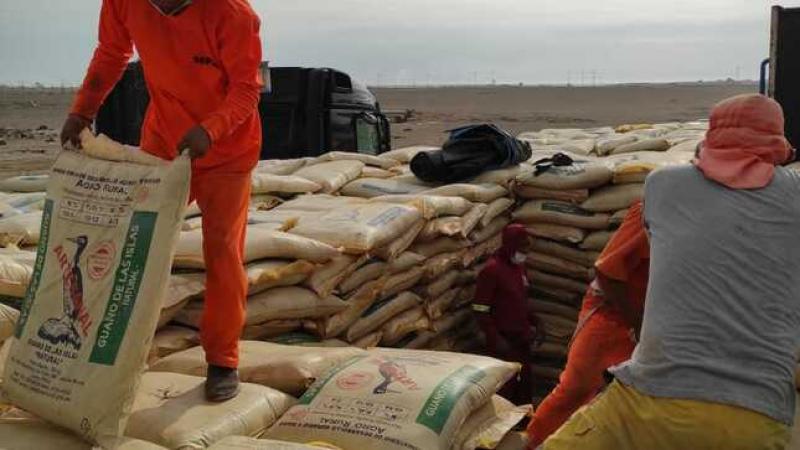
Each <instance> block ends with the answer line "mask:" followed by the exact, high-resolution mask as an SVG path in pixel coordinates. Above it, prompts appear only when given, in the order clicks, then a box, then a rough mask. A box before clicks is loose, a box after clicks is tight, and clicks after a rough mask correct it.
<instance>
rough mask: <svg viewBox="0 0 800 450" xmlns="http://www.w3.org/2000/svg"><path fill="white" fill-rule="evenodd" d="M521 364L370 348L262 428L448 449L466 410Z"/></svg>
mask: <svg viewBox="0 0 800 450" xmlns="http://www.w3.org/2000/svg"><path fill="white" fill-rule="evenodd" d="M517 370H518V365H516V364H513V363H506V362H503V361H499V360H496V359H492V358H486V357H480V356H472V355H462V354H456V353H437V352H423V351H409V350H388V349H374V350H370V351H368V352H367V353H366V354H364V355H361V356H357V357H355V358H353V359H352V360H350V361H349V362H346V363H344V364H341V365H340V366H338V367H337V368H336V369H334V370H332V371H330V372H329V373H328V374H327V375H326V376H325V377H323V378H321V379H320V380H318V381H317V382H316V383H314V385H312V386H311V388H309V389H308V391H306V393H305V394H304V395H303V396H302V397H301V398H300V400H299V402H298V405H296V406H294V407H292V408H291V409H290V410H289V411H288V412H287V413H286V414H285V415H284V416H283V417H282V418H281V419H280V420H279V421H278V423H277V424H276V425H275V426H273V427H272V428H271V429H270V430H269V431H268V432H267V433H266V437H268V438H273V439H283V440H289V441H300V442H302V441H303V439H304V438H306V437H307V436H309V435H313V436H314V437H315V438H316V439H319V440H322V441H325V442H330V443H331V444H334V445H336V446H339V447H342V448H348V449H359V448H363V449H367V448H375V449H377V448H380V449H384V450H400V449H403V450H447V449H449V448H450V445H451V443H452V442H453V438H454V436H455V433H456V432H457V431H458V429H459V428H460V427H461V425H462V424H463V423H464V420H465V419H466V418H467V416H468V415H469V414H470V413H472V411H473V410H475V409H476V408H477V407H478V406H480V405H482V404H484V403H485V402H486V401H488V400H489V398H490V397H491V395H492V394H493V393H494V392H496V391H497V389H498V388H499V387H500V386H502V385H503V384H504V383H505V382H506V381H507V380H508V379H509V378H510V377H511V376H513V375H514V373H515V372H516V371H517Z"/></svg>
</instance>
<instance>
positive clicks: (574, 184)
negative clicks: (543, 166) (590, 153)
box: [516, 161, 614, 190]
mask: <svg viewBox="0 0 800 450" xmlns="http://www.w3.org/2000/svg"><path fill="white" fill-rule="evenodd" d="M613 175H614V173H613V172H612V171H611V168H609V167H608V166H607V165H605V164H603V163H600V162H591V161H586V162H582V161H581V162H579V161H575V162H574V163H573V164H572V165H569V166H553V167H550V168H549V169H548V170H547V171H545V172H543V173H540V174H539V175H537V174H536V172H535V171H533V170H531V171H530V172H527V173H524V174H522V175H520V176H518V177H517V179H516V182H517V184H522V185H525V186H532V187H536V188H540V189H553V190H568V189H592V188H596V187H598V186H602V185H604V184H608V183H609V182H610V181H611V178H612V177H613Z"/></svg>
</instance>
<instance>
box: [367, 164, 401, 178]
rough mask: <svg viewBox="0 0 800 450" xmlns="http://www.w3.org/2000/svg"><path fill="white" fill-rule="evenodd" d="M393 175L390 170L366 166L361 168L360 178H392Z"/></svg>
mask: <svg viewBox="0 0 800 450" xmlns="http://www.w3.org/2000/svg"><path fill="white" fill-rule="evenodd" d="M395 175H397V174H396V173H395V172H392V171H391V170H387V169H381V168H378V167H370V166H367V167H364V168H363V169H362V170H361V177H360V178H392V177H393V176H395Z"/></svg>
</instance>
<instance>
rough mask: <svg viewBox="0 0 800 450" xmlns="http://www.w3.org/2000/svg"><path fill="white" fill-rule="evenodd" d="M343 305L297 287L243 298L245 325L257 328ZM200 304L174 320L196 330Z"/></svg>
mask: <svg viewBox="0 0 800 450" xmlns="http://www.w3.org/2000/svg"><path fill="white" fill-rule="evenodd" d="M345 307H347V305H346V304H345V303H344V302H342V301H341V300H340V299H339V298H337V297H334V296H329V297H324V298H320V297H319V296H318V295H317V294H315V293H314V292H312V291H310V290H308V289H303V288H300V287H295V286H290V287H278V288H273V289H269V290H267V291H264V292H260V293H258V294H255V295H253V296H252V297H248V298H247V317H246V319H245V325H247V326H249V325H258V324H262V323H265V322H269V321H274V320H289V319H306V318H315V317H323V316H328V315H331V314H334V313H336V312H338V311H341V310H343V309H344V308H345ZM202 313H203V303H202V302H191V303H189V304H188V305H187V306H186V307H185V308H184V309H183V310H181V311H180V312H179V313H178V315H177V316H176V317H175V321H176V322H178V323H180V324H182V325H186V326H190V327H194V328H200V319H201V317H202Z"/></svg>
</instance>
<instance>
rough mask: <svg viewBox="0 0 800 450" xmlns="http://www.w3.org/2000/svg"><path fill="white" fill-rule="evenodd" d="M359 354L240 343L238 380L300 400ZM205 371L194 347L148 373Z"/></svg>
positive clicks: (347, 350) (201, 354)
mask: <svg viewBox="0 0 800 450" xmlns="http://www.w3.org/2000/svg"><path fill="white" fill-rule="evenodd" d="M361 353H362V351H361V350H360V349H356V348H352V347H345V348H323V347H299V346H291V345H280V344H273V343H269V342H258V341H241V342H240V343H239V378H240V379H241V381H243V382H245V383H253V384H260V385H262V386H267V387H271V388H273V389H277V390H279V391H281V392H285V393H287V394H289V395H294V396H299V395H302V394H303V392H305V390H306V389H307V388H308V387H309V386H310V385H311V383H313V382H314V381H315V380H316V379H317V378H318V377H320V376H322V375H324V374H325V372H327V371H328V370H330V369H332V368H333V367H335V366H337V365H339V364H340V363H343V362H345V361H347V360H348V359H350V358H352V357H354V356H357V355H360V354H361ZM207 368H208V366H207V364H206V360H205V353H204V352H203V349H202V347H194V348H190V349H188V350H184V351H181V352H179V353H175V354H172V355H170V356H167V357H166V358H164V359H161V360H160V361H158V362H157V363H155V364H154V365H153V366H152V367H150V371H151V372H171V373H182V374H184V375H196V376H205V375H206V369H207Z"/></svg>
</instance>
